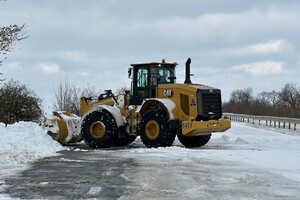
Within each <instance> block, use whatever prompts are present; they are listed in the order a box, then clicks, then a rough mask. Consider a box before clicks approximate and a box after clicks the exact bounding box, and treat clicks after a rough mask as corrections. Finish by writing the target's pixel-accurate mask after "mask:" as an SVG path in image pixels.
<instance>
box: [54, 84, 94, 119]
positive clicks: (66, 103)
mask: <svg viewBox="0 0 300 200" xmlns="http://www.w3.org/2000/svg"><path fill="white" fill-rule="evenodd" d="M54 94H55V102H54V104H53V109H54V110H57V111H58V110H59V111H69V112H71V113H73V114H76V115H79V110H80V97H88V98H89V97H93V98H96V97H98V95H99V94H100V91H97V90H96V88H95V87H94V86H90V85H87V86H86V87H81V88H80V87H77V86H76V84H75V83H71V82H69V80H68V79H67V78H66V79H65V80H64V81H60V82H59V84H58V86H57V88H55V89H54Z"/></svg>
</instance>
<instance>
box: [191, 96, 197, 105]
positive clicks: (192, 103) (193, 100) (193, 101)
mask: <svg viewBox="0 0 300 200" xmlns="http://www.w3.org/2000/svg"><path fill="white" fill-rule="evenodd" d="M190 105H191V106H197V104H196V101H195V99H194V98H192V101H191V104H190Z"/></svg>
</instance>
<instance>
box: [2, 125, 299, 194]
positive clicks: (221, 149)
mask: <svg viewBox="0 0 300 200" xmlns="http://www.w3.org/2000/svg"><path fill="white" fill-rule="evenodd" d="M0 172H1V173H2V172H5V169H4V170H3V169H2V170H0ZM1 185H2V191H1V190H0V191H1V193H2V194H0V198H1V197H3V198H8V199H9V198H21V199H42V198H44V199H88V198H91V199H94V198H96V199H280V200H281V199H300V134H299V132H294V131H288V130H282V129H281V130H279V129H277V130H276V129H271V130H266V129H264V128H255V127H251V126H248V125H246V124H243V123H233V124H232V128H231V129H230V130H228V131H227V132H225V133H217V134H214V135H213V137H212V139H211V141H210V142H209V143H208V144H207V145H206V146H204V147H202V148H198V149H186V148H184V147H183V146H182V145H180V144H179V142H178V141H176V143H175V145H174V146H173V147H170V148H158V149H147V148H145V147H144V146H143V144H142V143H141V141H140V140H139V139H137V140H136V141H135V142H134V143H133V144H132V145H129V146H127V147H125V148H113V149H106V150H101V149H90V148H88V147H87V146H86V145H85V144H80V145H78V146H74V147H68V148H67V149H66V150H63V151H61V152H60V154H59V155H58V156H53V157H47V158H44V159H40V160H38V161H37V162H34V163H32V165H31V166H28V167H27V169H24V170H23V171H21V172H19V173H18V174H10V175H9V176H7V177H6V178H5V179H3V180H2V182H0V186H1ZM1 195H2V196H1Z"/></svg>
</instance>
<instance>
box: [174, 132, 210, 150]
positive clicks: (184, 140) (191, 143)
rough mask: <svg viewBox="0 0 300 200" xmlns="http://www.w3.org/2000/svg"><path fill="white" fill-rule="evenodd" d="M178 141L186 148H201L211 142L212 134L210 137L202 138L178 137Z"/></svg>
mask: <svg viewBox="0 0 300 200" xmlns="http://www.w3.org/2000/svg"><path fill="white" fill-rule="evenodd" d="M177 137H178V140H179V141H180V143H181V144H183V145H184V146H185V147H188V148H193V147H201V146H204V145H205V144H206V143H208V141H209V140H210V137H211V134H209V135H201V136H191V137H188V136H183V135H177Z"/></svg>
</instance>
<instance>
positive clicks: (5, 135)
mask: <svg viewBox="0 0 300 200" xmlns="http://www.w3.org/2000/svg"><path fill="white" fill-rule="evenodd" d="M0 137H1V146H0V167H1V168H3V167H4V166H5V167H7V166H13V165H20V164H25V163H28V162H30V161H34V160H36V159H39V158H42V157H46V156H53V155H55V154H56V152H57V151H60V150H63V147H62V146H61V145H60V144H59V143H57V142H56V141H54V140H52V138H51V137H50V136H49V135H48V134H47V131H46V130H45V129H43V128H42V127H41V126H39V125H38V124H36V123H32V122H19V123H16V124H13V125H8V126H7V127H5V125H4V124H2V123H0Z"/></svg>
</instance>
